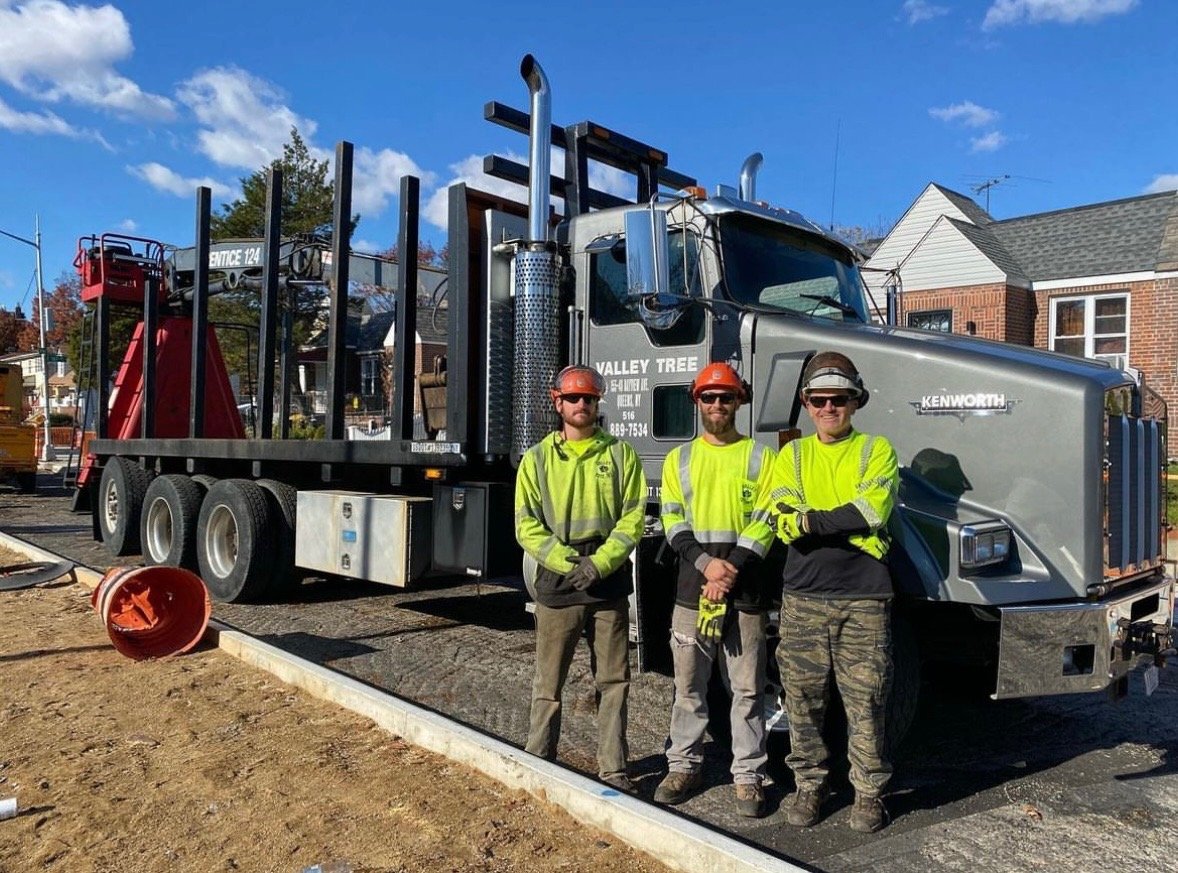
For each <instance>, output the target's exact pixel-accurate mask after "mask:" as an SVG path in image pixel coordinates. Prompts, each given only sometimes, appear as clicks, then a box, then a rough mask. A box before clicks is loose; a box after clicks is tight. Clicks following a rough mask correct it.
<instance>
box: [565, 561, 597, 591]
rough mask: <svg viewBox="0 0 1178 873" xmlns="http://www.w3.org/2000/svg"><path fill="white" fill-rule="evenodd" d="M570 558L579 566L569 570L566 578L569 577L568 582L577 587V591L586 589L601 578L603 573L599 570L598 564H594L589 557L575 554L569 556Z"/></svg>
mask: <svg viewBox="0 0 1178 873" xmlns="http://www.w3.org/2000/svg"><path fill="white" fill-rule="evenodd" d="M569 560H570V561H572V562H573V563H574V564H576V565H577V566H575V567H573V569H571V570H569V572H568V575H567V576H565V579H567V580H568V583H569V584H570V585H572V586H573V588H575V589H576V590H577V591H584V590H585V589H586V588H588V587H589V586H590V585H592V584H593V583H594V582H596V581H597V580H598V579H600V578H601V573H600V572H598V570H597V565H596V564H594V563H593V561H591V560H590V559H589V558H586V557H582V556H580V555H574V556H573V557H571V558H569Z"/></svg>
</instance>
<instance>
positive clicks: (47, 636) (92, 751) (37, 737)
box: [0, 548, 666, 873]
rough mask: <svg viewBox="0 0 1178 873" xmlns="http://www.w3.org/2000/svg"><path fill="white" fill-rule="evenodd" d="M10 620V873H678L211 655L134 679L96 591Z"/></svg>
mask: <svg viewBox="0 0 1178 873" xmlns="http://www.w3.org/2000/svg"><path fill="white" fill-rule="evenodd" d="M19 560H22V559H21V558H20V557H19V556H17V555H14V554H13V553H11V552H7V551H6V550H4V549H3V548H0V566H2V565H5V564H11V563H16V562H17V561H19ZM0 603H2V609H0V615H2V616H3V619H2V622H3V625H2V629H0V798H8V797H15V798H16V800H17V803H18V810H19V811H18V814H17V816H16V817H15V818H13V819H8V820H6V821H0V871H12V873H17V871H34V870H51V871H70V873H72V871H94V873H122V871H127V873H131V871H134V873H151V871H170V873H174V871H188V870H191V871H199V873H208V871H218V870H242V871H250V873H253V871H281V873H301V871H305V870H308V868H310V869H311V870H315V866H314V865H319V867H320V869H321V870H322V871H323V873H385V871H417V870H430V871H434V870H438V871H516V870H518V871H532V870H562V871H566V870H567V871H577V870H593V871H604V873H615V871H616V873H623V871H624V873H639V871H661V870H665V869H666V868H665V867H663V866H662V865H660V864H658V863H657V862H655V861H653V860H652V859H650V858H649V857H648V856H646V855H643V854H641V853H639V852H636V851H634V850H633V849H630V848H629V847H628V846H626V845H625V844H623V843H621V842H620V841H618V840H616V839H615V838H614V837H612V836H609V835H606V834H603V833H600V832H597V831H594V830H591V829H589V828H585V827H582V826H581V825H579V824H578V823H576V822H575V821H574V820H573V819H572V818H571V817H570V816H568V815H567V814H566V813H565V812H564V811H563V810H560V809H558V808H556V807H552V806H548V805H546V804H544V803H542V802H540V801H538V800H536V799H535V798H533V797H531V796H530V795H528V794H526V793H524V792H519V791H511V790H508V789H506V788H504V787H503V786H501V785H499V784H498V783H496V782H494V781H492V780H490V779H487V778H486V777H484V776H481V775H479V774H477V773H474V772H472V771H470V770H467V769H466V768H464V767H461V766H458V765H455V764H451V763H449V762H448V761H446V760H445V759H443V758H439V757H437V756H435V755H432V754H430V753H428V752H425V751H422V750H420V749H416V748H414V747H412V746H409V745H408V744H407V743H405V742H403V741H401V740H400V739H398V738H396V737H394V736H391V735H390V734H388V733H386V732H384V731H382V730H381V729H379V728H377V727H375V726H374V725H373V724H372V723H371V722H368V721H366V720H364V719H361V718H359V717H357V716H355V715H353V714H352V713H349V712H346V711H344V710H341V709H337V708H335V707H333V706H330V705H328V704H326V703H323V702H320V701H318V700H315V699H313V698H310V697H307V696H304V695H302V694H300V693H298V692H297V691H296V690H295V689H293V688H291V687H289V686H286V685H284V684H283V683H281V682H279V681H278V680H276V679H274V678H273V677H272V676H270V675H268V674H265V673H261V672H258V671H255V670H253V669H251V668H249V667H247V666H245V665H244V664H241V663H240V662H238V661H236V660H235V659H233V658H231V657H229V656H227V655H224V654H222V653H221V652H220V651H218V650H216V649H212V648H208V647H202V648H198V649H197V650H196V651H195V652H193V653H191V654H188V655H183V656H179V657H175V658H168V659H163V660H159V661H144V662H136V661H131V660H129V659H127V658H125V657H123V656H122V655H120V654H118V653H117V652H116V651H115V649H114V647H113V646H112V645H111V644H110V641H109V639H108V637H107V635H106V632H105V630H104V629H103V627H102V625H101V623H100V622H99V619H98V616H97V615H96V614H95V613H94V611H93V610H92V609H91V607H90V601H89V591H88V590H87V589H86V588H85V587H83V586H81V585H76V584H71V583H69V582H68V581H63V582H60V583H53V584H51V585H49V586H44V587H40V588H32V589H26V590H22V591H9V592H0ZM316 873H318V871H316Z"/></svg>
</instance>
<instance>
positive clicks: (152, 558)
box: [139, 473, 204, 570]
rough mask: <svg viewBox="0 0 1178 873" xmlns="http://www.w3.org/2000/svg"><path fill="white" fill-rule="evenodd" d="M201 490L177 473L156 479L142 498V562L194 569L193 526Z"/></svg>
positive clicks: (140, 536) (194, 541) (198, 507)
mask: <svg viewBox="0 0 1178 873" xmlns="http://www.w3.org/2000/svg"><path fill="white" fill-rule="evenodd" d="M203 498H204V490H203V489H202V488H201V487H200V486H199V485H197V484H196V483H195V482H193V481H192V480H191V479H189V478H188V477H187V476H185V475H183V474H179V473H171V474H168V475H166V476H157V477H156V478H155V479H153V480H152V481H151V484H150V485H148V486H147V493H146V494H145V495H144V496H143V522H142V524H141V525H140V528H139V541H140V543H141V544H142V545H143V562H144V563H145V564H147V565H148V566H149V567H150V566H153V565H156V564H163V565H166V566H168V567H184V568H185V569H186V570H196V568H197V564H196V523H197V519H198V518H199V516H200V504H201V500H202V499H203Z"/></svg>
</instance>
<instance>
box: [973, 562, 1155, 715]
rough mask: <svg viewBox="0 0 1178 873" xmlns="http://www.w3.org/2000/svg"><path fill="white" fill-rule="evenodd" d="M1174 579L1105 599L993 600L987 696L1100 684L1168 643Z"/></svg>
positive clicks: (1054, 691) (1098, 686) (1111, 680)
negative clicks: (992, 679)
mask: <svg viewBox="0 0 1178 873" xmlns="http://www.w3.org/2000/svg"><path fill="white" fill-rule="evenodd" d="M1174 588H1175V583H1174V579H1173V578H1172V577H1170V576H1165V577H1162V580H1161V581H1160V582H1153V583H1151V584H1148V585H1146V586H1144V587H1141V588H1137V589H1135V590H1133V591H1132V592H1131V593H1124V594H1117V595H1114V596H1112V597H1109V598H1107V599H1105V600H1100V601H1094V602H1084V603H1072V604H1064V605H1059V604H1055V605H1046V606H1010V607H1001V608H1000V609H999V613H1000V615H1001V622H1002V626H1001V634H1000V637H999V649H998V681H997V685H996V687H995V691H994V694H993V695H992V696H993V697H994V699H995V700H1001V699H1003V698H1010V697H1036V696H1042V695H1048V694H1074V693H1079V692H1086V691H1102V690H1104V689H1106V688H1108V687H1109V686H1110V685H1112V684H1113V683H1114V682H1118V681H1119V680H1121V679H1123V678H1124V677H1125V675H1126V674H1127V673H1128V672H1129V671H1130V670H1132V669H1133V668H1134V667H1136V666H1137V665H1138V664H1140V663H1142V662H1143V661H1146V660H1149V661H1152V662H1156V663H1160V662H1161V660H1162V656H1163V654H1164V653H1165V652H1166V651H1167V650H1168V649H1170V647H1171V646H1172V645H1173V636H1174V628H1173V613H1174Z"/></svg>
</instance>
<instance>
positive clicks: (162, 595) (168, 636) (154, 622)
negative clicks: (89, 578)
mask: <svg viewBox="0 0 1178 873" xmlns="http://www.w3.org/2000/svg"><path fill="white" fill-rule="evenodd" d="M90 602H91V604H93V606H94V609H95V611H96V612H97V613H98V615H99V617H100V618H101V619H102V622H103V624H105V625H106V631H107V633H108V634H109V635H110V639H111V642H112V643H114V645H115V648H116V649H118V650H119V651H120V652H122V653H123V654H124V655H126V656H127V657H128V658H134V659H135V660H137V661H139V660H143V659H145V658H161V657H164V656H166V655H178V654H181V653H182V652H187V651H188V650H189V649H191V648H192V647H193V646H195V645H196V644H197V643H198V642H200V640H201V637H203V636H204V632H205V628H207V627H208V624H209V617H210V616H211V615H212V614H213V603H212V601H211V600H210V599H209V592H208V589H207V588H206V587H205V583H204V582H203V581H201V578H200V577H199V576H197V575H196V574H195V573H192V572H190V571H188V570H184V569H182V568H180V567H112V568H111V569H110V570H108V571H107V572H106V575H104V576H103V577H102V581H101V582H99V583H98V587H97V588H95V589H94V591H93V593H92V594H91V595H90Z"/></svg>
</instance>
